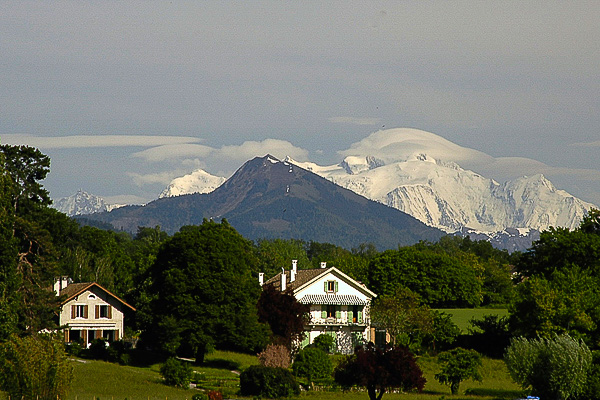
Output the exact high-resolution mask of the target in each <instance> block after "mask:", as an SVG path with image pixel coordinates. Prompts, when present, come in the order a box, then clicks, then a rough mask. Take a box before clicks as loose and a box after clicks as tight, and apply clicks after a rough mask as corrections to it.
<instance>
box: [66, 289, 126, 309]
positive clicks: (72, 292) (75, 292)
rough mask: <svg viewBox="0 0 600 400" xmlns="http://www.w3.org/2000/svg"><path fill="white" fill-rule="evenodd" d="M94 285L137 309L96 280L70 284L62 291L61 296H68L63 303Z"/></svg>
mask: <svg viewBox="0 0 600 400" xmlns="http://www.w3.org/2000/svg"><path fill="white" fill-rule="evenodd" d="M94 286H95V287H97V288H99V289H100V290H103V291H105V292H106V293H108V294H109V295H111V296H112V297H114V298H115V299H117V300H118V301H120V302H121V303H123V304H124V305H126V306H127V307H129V308H130V309H132V310H133V311H135V308H134V307H133V306H131V305H129V304H127V303H126V302H125V301H123V300H122V299H121V298H119V297H118V296H115V295H114V294H112V293H111V292H109V291H108V290H106V289H104V288H103V287H102V286H100V285H98V284H97V283H96V282H82V283H71V284H69V285H68V286H67V287H66V288H64V289H62V290H61V291H60V295H61V296H66V298H65V299H64V300H63V302H62V304H65V303H66V302H68V301H70V300H71V299H73V298H74V297H76V296H79V295H80V294H81V293H83V292H85V291H86V290H88V289H90V288H92V287H94Z"/></svg>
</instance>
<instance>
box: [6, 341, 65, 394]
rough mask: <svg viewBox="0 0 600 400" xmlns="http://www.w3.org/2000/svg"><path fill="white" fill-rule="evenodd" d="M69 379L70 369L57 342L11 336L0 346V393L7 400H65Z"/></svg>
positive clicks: (63, 350)
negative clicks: (2, 392) (2, 393)
mask: <svg viewBox="0 0 600 400" xmlns="http://www.w3.org/2000/svg"><path fill="white" fill-rule="evenodd" d="M72 379H73V367H72V366H71V364H70V363H69V362H68V360H67V356H66V353H65V347H64V344H63V343H62V341H61V340H60V339H58V338H53V337H50V336H46V335H34V336H29V337H25V338H20V337H18V336H16V335H13V336H11V337H10V338H9V339H8V340H7V341H6V342H4V343H2V344H1V345H0V389H1V390H3V391H5V392H6V394H7V395H8V397H9V398H13V399H23V400H33V399H38V400H52V399H57V398H66V396H67V391H68V389H69V385H70V384H71V380H72Z"/></svg>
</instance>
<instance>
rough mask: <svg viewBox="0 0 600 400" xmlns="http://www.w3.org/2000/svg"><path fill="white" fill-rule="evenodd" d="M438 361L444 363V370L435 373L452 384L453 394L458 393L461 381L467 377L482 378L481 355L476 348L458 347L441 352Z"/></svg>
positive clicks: (448, 383) (445, 382)
mask: <svg viewBox="0 0 600 400" xmlns="http://www.w3.org/2000/svg"><path fill="white" fill-rule="evenodd" d="M438 362H439V363H440V364H441V365H442V370H441V372H439V373H437V374H435V379H437V380H438V381H439V382H440V383H442V384H447V385H450V391H451V392H452V394H458V389H459V387H460V383H461V382H462V381H464V380H466V379H475V380H477V381H480V380H481V374H480V373H479V367H481V355H480V354H479V353H478V352H476V351H475V350H467V349H463V348H462V347H457V348H455V349H452V350H449V351H445V352H443V353H440V354H439V355H438Z"/></svg>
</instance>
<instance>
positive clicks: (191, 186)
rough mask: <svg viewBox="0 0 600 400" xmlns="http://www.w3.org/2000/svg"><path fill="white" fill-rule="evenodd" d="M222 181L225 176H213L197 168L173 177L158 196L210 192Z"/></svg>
mask: <svg viewBox="0 0 600 400" xmlns="http://www.w3.org/2000/svg"><path fill="white" fill-rule="evenodd" d="M223 182H225V178H223V177H220V176H214V175H211V174H209V173H208V172H206V171H204V170H202V169H198V170H196V171H194V172H192V173H191V174H188V175H185V176H182V177H179V178H175V179H173V180H172V181H171V183H170V184H169V186H167V187H166V188H165V190H163V191H162V192H161V194H160V195H159V196H158V198H159V199H160V198H163V197H173V196H179V195H182V194H190V193H210V192H212V191H213V190H215V189H216V188H218V187H219V186H221V184H223Z"/></svg>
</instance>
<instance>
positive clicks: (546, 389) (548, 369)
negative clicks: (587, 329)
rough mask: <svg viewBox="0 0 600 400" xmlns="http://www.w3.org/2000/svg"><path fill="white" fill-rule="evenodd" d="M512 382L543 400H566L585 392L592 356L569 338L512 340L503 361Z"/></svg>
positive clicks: (577, 342)
mask: <svg viewBox="0 0 600 400" xmlns="http://www.w3.org/2000/svg"><path fill="white" fill-rule="evenodd" d="M504 360H505V362H506V366H507V367H508V371H509V372H510V375H511V376H512V378H513V379H514V380H515V382H517V383H518V384H520V385H521V386H522V387H523V388H524V389H528V388H531V389H532V391H533V393H534V394H536V395H538V396H540V397H541V398H543V399H549V400H568V399H571V398H575V397H577V396H578V395H579V394H580V393H583V391H584V390H585V388H586V384H587V381H588V373H589V372H590V368H591V365H592V353H591V351H590V349H589V348H588V347H587V346H586V344H585V343H584V342H583V341H582V340H576V339H573V338H571V337H570V336H569V335H554V336H552V337H551V338H548V339H545V338H535V339H527V338H524V337H518V338H514V339H513V340H512V341H511V344H510V346H509V348H508V349H507V351H506V355H505V357H504Z"/></svg>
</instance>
